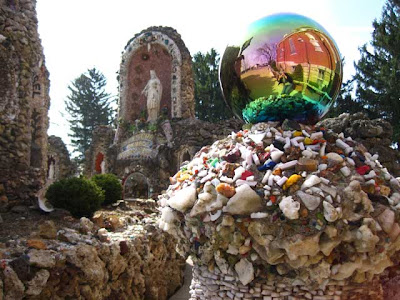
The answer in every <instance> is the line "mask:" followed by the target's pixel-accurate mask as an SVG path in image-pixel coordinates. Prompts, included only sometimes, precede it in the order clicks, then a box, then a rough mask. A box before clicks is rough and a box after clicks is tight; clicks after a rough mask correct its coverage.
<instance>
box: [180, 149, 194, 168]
mask: <svg viewBox="0 0 400 300" xmlns="http://www.w3.org/2000/svg"><path fill="white" fill-rule="evenodd" d="M192 157H193V149H191V148H190V147H187V146H185V147H182V148H181V149H180V150H179V152H178V166H177V167H178V168H177V169H178V170H179V168H180V167H181V165H182V163H183V162H184V161H190V160H191V159H192Z"/></svg>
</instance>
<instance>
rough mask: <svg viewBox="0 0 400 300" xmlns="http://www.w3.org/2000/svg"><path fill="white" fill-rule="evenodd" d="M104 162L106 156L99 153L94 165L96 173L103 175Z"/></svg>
mask: <svg viewBox="0 0 400 300" xmlns="http://www.w3.org/2000/svg"><path fill="white" fill-rule="evenodd" d="M103 162H104V154H103V153H101V152H99V153H97V155H96V160H95V164H94V170H95V171H96V174H102V173H103V172H102V166H103Z"/></svg>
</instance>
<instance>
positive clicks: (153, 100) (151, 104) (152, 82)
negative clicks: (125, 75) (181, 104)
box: [142, 70, 162, 123]
mask: <svg viewBox="0 0 400 300" xmlns="http://www.w3.org/2000/svg"><path fill="white" fill-rule="evenodd" d="M142 94H145V95H146V97H147V122H150V123H155V122H156V121H157V117H158V114H159V111H160V102H161V95H162V85H161V81H160V79H158V77H157V75H156V71H154V70H150V79H149V81H148V82H147V84H146V86H145V87H144V89H143V91H142Z"/></svg>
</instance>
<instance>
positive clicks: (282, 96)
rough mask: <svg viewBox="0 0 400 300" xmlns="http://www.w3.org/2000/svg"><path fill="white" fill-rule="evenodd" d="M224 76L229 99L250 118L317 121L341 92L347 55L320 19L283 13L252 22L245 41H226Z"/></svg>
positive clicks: (252, 120)
mask: <svg viewBox="0 0 400 300" xmlns="http://www.w3.org/2000/svg"><path fill="white" fill-rule="evenodd" d="M219 77H220V83H221V88H222V92H223V95H224V99H225V101H226V103H227V104H228V106H229V107H230V108H231V109H232V111H233V112H234V113H235V115H237V116H238V117H239V118H241V119H243V120H244V121H245V122H248V123H258V122H266V121H283V120H284V119H290V120H296V121H299V122H302V123H307V124H314V123H316V122H317V121H319V120H320V119H321V118H322V117H323V116H324V115H325V114H326V113H327V112H328V110H329V108H330V107H331V106H332V104H333V102H334V101H335V99H336V97H337V95H338V93H339V90H340V86H341V83H342V61H341V57H340V54H339V50H338V48H337V46H336V44H335V42H334V41H333V39H332V38H331V37H330V35H329V34H328V32H327V31H326V30H325V29H324V28H323V27H322V26H321V25H319V24H318V23H317V22H315V21H313V20H311V19H310V18H307V17H304V16H301V15H297V14H292V13H281V14H275V15H270V16H267V17H265V18H262V19H260V20H258V21H256V22H254V23H252V24H251V25H250V26H249V27H248V28H247V32H246V35H245V36H244V37H243V38H242V39H241V40H240V42H238V43H236V44H233V45H228V46H227V48H226V49H225V52H224V54H223V56H222V60H221V64H220V70H219Z"/></svg>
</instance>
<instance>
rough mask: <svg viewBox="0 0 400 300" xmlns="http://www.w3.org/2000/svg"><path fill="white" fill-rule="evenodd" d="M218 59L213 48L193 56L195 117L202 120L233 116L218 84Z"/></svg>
mask: <svg viewBox="0 0 400 300" xmlns="http://www.w3.org/2000/svg"><path fill="white" fill-rule="evenodd" d="M219 60H220V58H219V54H218V53H217V52H216V51H215V49H213V48H212V49H211V50H210V51H209V52H207V53H206V54H202V53H200V52H198V53H196V54H195V55H194V57H193V71H194V97H195V100H196V117H197V118H198V119H200V120H203V121H209V122H217V121H219V120H225V119H229V118H232V116H233V114H232V112H231V111H230V109H229V107H228V106H227V105H226V103H225V101H224V100H223V96H222V92H221V88H220V85H219V80H218V65H219Z"/></svg>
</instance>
